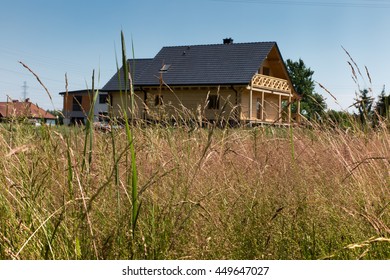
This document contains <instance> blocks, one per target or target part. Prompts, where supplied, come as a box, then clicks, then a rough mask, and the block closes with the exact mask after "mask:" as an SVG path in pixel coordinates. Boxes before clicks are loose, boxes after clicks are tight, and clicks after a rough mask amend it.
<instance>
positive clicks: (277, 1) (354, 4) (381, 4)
mask: <svg viewBox="0 0 390 280" xmlns="http://www.w3.org/2000/svg"><path fill="white" fill-rule="evenodd" d="M211 1H212V2H225V3H246V4H265V5H291V6H314V7H336V8H337V7H338V8H390V3H389V2H388V1H360V2H358V1H351V2H346V1H343V2H325V1H283V0H274V1H263V0H211Z"/></svg>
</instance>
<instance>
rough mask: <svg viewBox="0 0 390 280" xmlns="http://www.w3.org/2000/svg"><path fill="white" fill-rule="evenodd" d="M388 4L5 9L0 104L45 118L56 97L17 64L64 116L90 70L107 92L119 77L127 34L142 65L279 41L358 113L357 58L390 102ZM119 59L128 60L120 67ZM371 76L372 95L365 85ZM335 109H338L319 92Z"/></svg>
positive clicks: (169, 3) (67, 4)
mask: <svg viewBox="0 0 390 280" xmlns="http://www.w3.org/2000/svg"><path fill="white" fill-rule="evenodd" d="M389 12H390V1H372V0H371V1H363V0H361V1H359V0H341V1H336V0H331V1H324V0H312V1H309V0H291V1H276V0H275V1H261V0H258V1H256V0H241V1H240V0H197V1H189V0H164V1H158V0H155V1H148V0H143V1H135V0H134V1H133V0H132V1H130V0H127V1H126V0H116V1H103V0H101V1H92V0H77V1H76V0H34V1H28V0H5V1H2V8H1V10H0V35H1V37H0V100H1V101H5V100H6V98H7V95H8V96H10V97H11V98H13V99H20V98H22V96H23V94H22V93H23V89H22V86H23V83H24V82H25V81H26V82H27V86H28V88H27V94H28V95H27V97H29V98H30V99H31V100H32V101H33V102H34V103H37V104H38V105H39V106H41V107H43V108H45V109H53V105H52V104H51V102H50V99H49V97H48V96H47V94H46V93H45V91H44V90H43V88H42V87H41V86H40V85H39V84H38V82H37V81H36V80H35V78H34V77H33V76H32V75H31V74H30V73H29V72H28V71H27V70H26V69H24V68H23V67H22V66H21V65H20V64H19V63H18V61H22V62H24V63H25V64H27V65H28V66H29V67H30V68H31V69H32V70H33V71H34V72H36V73H37V74H38V75H39V76H40V78H41V80H42V82H44V84H45V85H46V86H47V88H48V89H49V91H50V93H51V95H52V97H53V102H54V107H55V108H56V109H61V108H62V99H61V97H60V96H59V95H58V93H59V92H61V91H64V90H65V78H64V77H65V73H67V76H68V82H69V90H78V89H84V88H86V87H87V86H88V87H91V76H92V70H93V69H95V71H96V72H97V73H100V81H99V82H98V84H99V85H100V86H101V87H102V86H103V85H104V84H105V83H106V82H107V81H108V80H109V79H110V78H111V76H112V75H113V74H114V73H115V71H116V58H115V51H117V53H118V55H119V54H120V31H121V30H123V31H124V33H125V35H126V39H127V46H128V49H127V52H128V54H130V53H131V49H130V47H131V38H132V39H133V43H134V51H135V56H136V57H137V58H151V57H154V56H155V55H156V53H157V52H158V51H159V50H160V49H161V47H163V46H174V45H193V44H215V43H221V42H222V39H223V38H226V37H232V38H233V39H234V42H237V43H238V42H259V41H276V42H277V43H278V45H279V48H280V50H281V53H282V55H283V58H284V59H285V60H286V59H288V58H290V59H292V60H298V59H299V58H302V59H303V61H304V62H305V64H306V65H307V66H308V67H310V68H311V69H312V70H314V72H315V74H314V79H315V80H316V81H317V82H319V83H321V84H323V85H324V86H325V87H326V88H327V89H328V90H330V91H331V93H332V94H333V95H335V96H336V98H337V99H338V103H339V104H340V105H341V107H342V108H344V109H346V108H347V107H348V106H349V105H350V104H352V103H353V99H354V97H355V91H357V89H358V87H357V85H356V84H355V83H354V81H353V80H352V78H351V75H352V72H351V70H350V67H349V65H348V64H347V60H348V56H347V55H346V54H345V52H344V51H343V49H342V47H341V46H343V47H344V48H345V49H346V50H348V52H349V53H350V54H351V55H352V57H353V59H354V60H355V61H356V63H357V64H358V65H359V67H360V68H361V70H362V74H363V77H364V79H360V81H359V84H360V86H361V87H362V88H364V87H371V86H372V88H373V92H374V96H377V95H378V94H379V93H380V92H381V90H382V87H383V85H386V86H387V88H388V90H386V92H390V75H389V72H390V71H389V70H388V65H389V64H390V51H389V49H390V36H389V35H388V29H389V27H390V17H389V16H388V14H389ZM119 59H120V58H119ZM365 66H367V68H368V69H369V73H370V76H371V79H372V85H371V84H370V82H369V79H368V78H367V76H366V75H365V71H364V67H365ZM316 90H317V92H319V93H320V94H322V95H323V96H324V97H325V98H326V100H327V103H328V106H329V107H330V108H335V109H340V106H339V105H337V104H336V103H335V102H334V101H333V99H332V98H331V96H329V95H328V94H327V93H326V92H325V91H323V90H322V89H321V88H319V87H317V89H316Z"/></svg>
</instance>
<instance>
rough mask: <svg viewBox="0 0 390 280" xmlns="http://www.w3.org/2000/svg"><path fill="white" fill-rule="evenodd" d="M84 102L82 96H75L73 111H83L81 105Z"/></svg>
mask: <svg viewBox="0 0 390 280" xmlns="http://www.w3.org/2000/svg"><path fill="white" fill-rule="evenodd" d="M82 102H83V97H82V96H81V95H75V96H73V106H72V110H73V111H77V112H79V111H81V104H82Z"/></svg>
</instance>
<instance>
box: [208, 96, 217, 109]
mask: <svg viewBox="0 0 390 280" xmlns="http://www.w3.org/2000/svg"><path fill="white" fill-rule="evenodd" d="M207 109H210V110H218V109H219V96H218V95H209V99H208V100H207Z"/></svg>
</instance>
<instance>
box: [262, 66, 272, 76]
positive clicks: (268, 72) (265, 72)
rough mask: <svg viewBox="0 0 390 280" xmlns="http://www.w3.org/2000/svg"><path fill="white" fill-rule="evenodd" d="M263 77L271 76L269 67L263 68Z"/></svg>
mask: <svg viewBox="0 0 390 280" xmlns="http://www.w3.org/2000/svg"><path fill="white" fill-rule="evenodd" d="M263 75H266V76H269V75H270V70H269V68H268V67H263Z"/></svg>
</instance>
